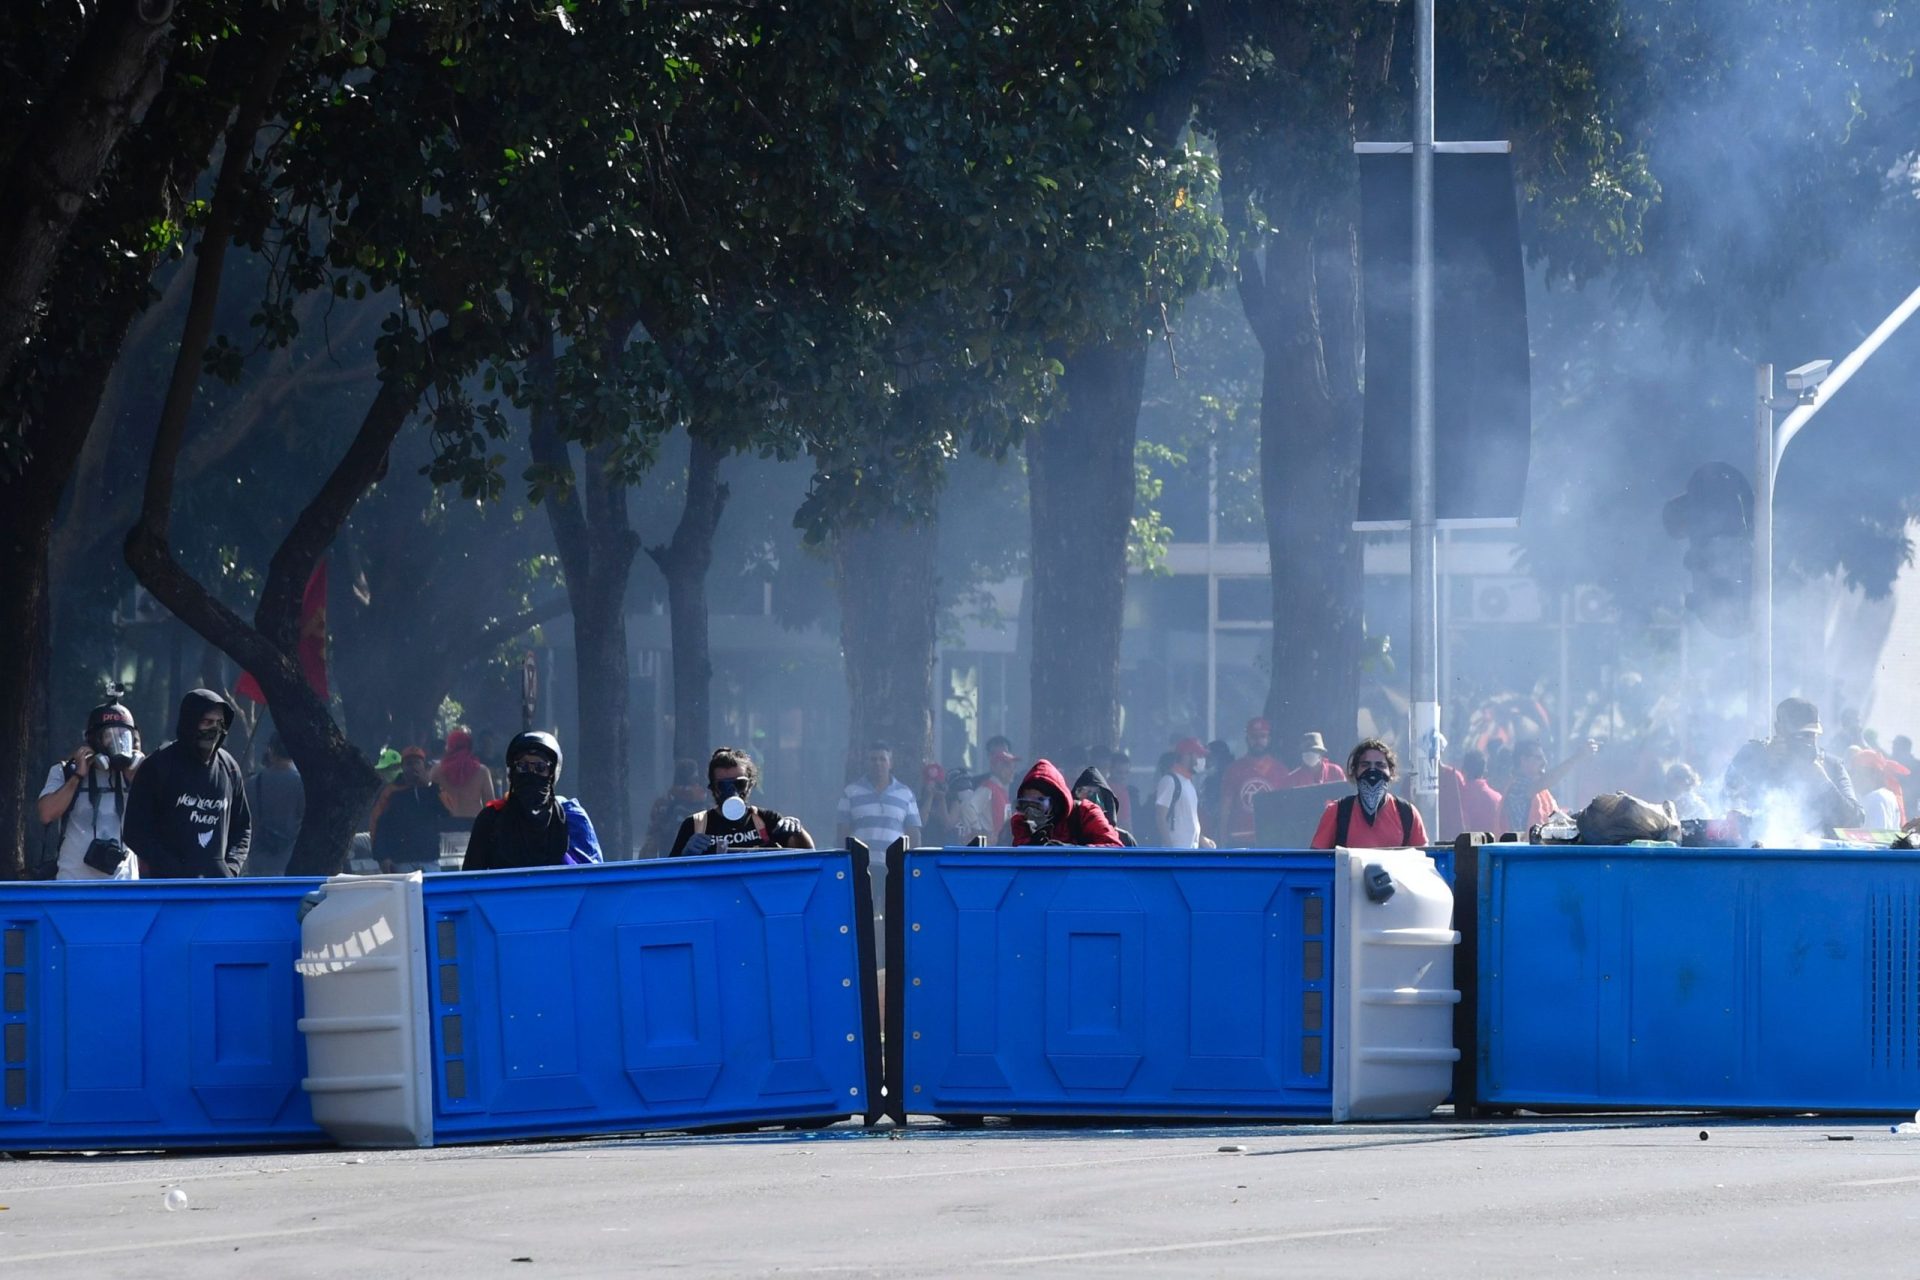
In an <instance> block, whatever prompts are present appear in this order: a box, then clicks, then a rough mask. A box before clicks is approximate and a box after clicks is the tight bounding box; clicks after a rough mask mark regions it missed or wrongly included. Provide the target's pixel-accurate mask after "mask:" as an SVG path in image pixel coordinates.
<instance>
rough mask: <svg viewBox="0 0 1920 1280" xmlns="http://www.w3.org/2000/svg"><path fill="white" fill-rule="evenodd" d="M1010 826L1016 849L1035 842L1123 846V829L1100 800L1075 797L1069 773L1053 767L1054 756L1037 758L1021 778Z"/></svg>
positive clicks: (1085, 845) (1012, 840)
mask: <svg viewBox="0 0 1920 1280" xmlns="http://www.w3.org/2000/svg"><path fill="white" fill-rule="evenodd" d="M1008 826H1009V828H1010V830H1011V842H1012V844H1013V847H1014V848H1016V849H1018V848H1021V847H1023V846H1025V845H1035V844H1058V845H1069V846H1072V847H1074V848H1077V849H1096V848H1119V847H1120V833H1119V832H1117V831H1115V830H1114V829H1113V824H1112V823H1111V822H1109V821H1107V815H1106V811H1105V810H1103V809H1102V808H1101V807H1100V804H1099V802H1098V801H1096V800H1076V799H1074V798H1073V796H1072V795H1071V794H1069V793H1068V791H1067V777H1066V775H1065V774H1063V773H1061V772H1060V771H1059V770H1058V769H1056V768H1054V767H1053V761H1051V760H1035V761H1034V762H1033V767H1032V768H1031V769H1029V770H1027V776H1026V777H1025V778H1022V779H1021V780H1020V790H1019V791H1018V792H1017V793H1016V794H1015V795H1014V799H1013V817H1012V818H1010V819H1008Z"/></svg>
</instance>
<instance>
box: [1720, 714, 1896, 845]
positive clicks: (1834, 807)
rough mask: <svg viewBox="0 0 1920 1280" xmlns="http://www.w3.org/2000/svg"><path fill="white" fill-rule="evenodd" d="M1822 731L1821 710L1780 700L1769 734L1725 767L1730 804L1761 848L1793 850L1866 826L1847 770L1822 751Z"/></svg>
mask: <svg viewBox="0 0 1920 1280" xmlns="http://www.w3.org/2000/svg"><path fill="white" fill-rule="evenodd" d="M1820 732H1821V731H1820V711H1819V708H1817V707H1815V706H1814V705H1813V703H1811V702H1809V701H1807V700H1806V699H1805V698H1786V699H1783V700H1782V701H1781V703H1780V705H1779V706H1778V707H1776V708H1774V713H1773V736H1772V737H1771V738H1768V739H1767V740H1766V741H1764V742H1762V741H1759V740H1758V739H1755V740H1753V741H1750V742H1748V743H1747V744H1746V745H1745V746H1743V747H1741V748H1740V750H1739V751H1738V752H1736V753H1735V754H1734V757H1733V762H1732V763H1731V764H1729V765H1728V766H1727V776H1726V792H1727V800H1728V803H1729V804H1730V805H1731V806H1732V808H1733V809H1734V810H1736V811H1737V812H1739V813H1743V814H1746V815H1747V817H1748V819H1749V821H1748V826H1747V834H1748V835H1749V836H1752V837H1753V838H1754V839H1755V840H1756V841H1757V842H1758V843H1759V844H1760V845H1762V846H1771V847H1775V848H1792V847H1794V846H1796V845H1800V844H1804V843H1806V842H1807V841H1808V840H1810V839H1814V838H1818V837H1820V836H1824V835H1828V834H1831V832H1832V830H1833V829H1834V828H1835V827H1857V826H1860V825H1862V824H1863V823H1865V822H1866V817H1867V815H1866V811H1865V810H1864V809H1863V808H1862V807H1861V805H1860V801H1859V800H1858V798H1856V797H1855V795H1854V792H1853V779H1852V778H1851V777H1849V776H1848V774H1847V767H1846V766H1845V765H1843V764H1841V763H1840V761H1839V760H1838V759H1836V758H1835V757H1833V756H1830V755H1828V754H1827V753H1826V752H1824V751H1822V750H1821V749H1820Z"/></svg>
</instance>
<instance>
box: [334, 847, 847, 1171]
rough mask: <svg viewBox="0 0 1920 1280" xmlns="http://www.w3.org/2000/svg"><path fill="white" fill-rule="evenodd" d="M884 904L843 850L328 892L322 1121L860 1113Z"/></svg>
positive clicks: (361, 1130)
mask: <svg viewBox="0 0 1920 1280" xmlns="http://www.w3.org/2000/svg"><path fill="white" fill-rule="evenodd" d="M336 886H338V888H336ZM868 893H869V890H868V887H867V878H866V867H865V862H864V859H861V860H856V859H855V858H854V857H853V856H852V855H850V854H848V853H846V852H844V851H823V852H794V853H779V854H758V855H729V856H720V857H703V858H683V859H673V860H671V861H667V860H656V861H647V862H630V863H615V864H609V865H605V866H595V867H564V868H550V869H541V870H531V871H496V872H482V873H472V874H461V875H445V876H430V877H426V878H425V879H424V883H423V882H422V878H421V877H419V876H418V875H414V876H382V877H369V878H366V879H364V880H358V881H336V882H329V885H328V887H327V891H326V895H325V898H324V900H323V901H322V902H321V903H320V905H319V906H317V907H316V908H315V909H314V910H313V912H312V913H311V914H310V915H309V916H308V917H307V920H306V925H305V932H304V935H303V939H304V947H305V955H304V957H303V968H304V970H305V974H304V980H305V982H306V984H307V992H308V1010H309V1012H308V1018H307V1023H306V1028H307V1035H308V1039H309V1042H310V1043H311V1044H312V1046H313V1048H312V1056H313V1060H314V1063H315V1070H314V1072H313V1073H312V1075H311V1077H310V1078H309V1080H308V1081H307V1088H308V1089H309V1091H310V1092H311V1093H312V1095H313V1098H314V1108H315V1114H316V1117H317V1118H318V1119H319V1121H320V1123H321V1124H322V1125H323V1126H325V1127H326V1129H327V1130H328V1132H329V1133H331V1134H333V1135H334V1136H335V1137H336V1138H338V1139H339V1140H340V1141H341V1142H342V1143H345V1144H347V1145H354V1146H394V1145H422V1146H424V1145H431V1144H436V1143H447V1142H485V1141H494V1140H499V1139H509V1138H541V1137H562V1136H569V1135H581V1134H610V1133H622V1132H640V1131H646V1130H659V1129H680V1128H703V1127H714V1126H733V1125H757V1124H773V1123H812V1122H823V1123H824V1122H831V1121H833V1120H837V1119H841V1118H844V1117H846V1116H848V1115H850V1114H855V1113H860V1114H865V1113H867V1112H868V1111H869V1110H870V1108H871V1107H872V1106H873V1102H872V1100H871V1099H870V1097H869V1089H868V1084H867V1080H868V1072H869V1063H868V1053H869V1051H870V1048H871V1050H872V1051H873V1052H875V1053H877V1049H878V1036H877V1034H876V1033H875V1030H874V1028H873V1027H872V1026H871V1025H870V1024H871V1022H872V1020H873V1017H874V1014H875V1006H874V1003H873V1000H872V995H871V993H872V964H871V959H870V953H869V959H868V962H867V963H865V964H863V963H862V955H861V950H862V946H863V942H864V941H865V939H866V938H867V932H866V925H865V921H866V919H867V917H869V916H870V915H871V907H870V905H869V903H870V899H869V897H868ZM409 898H411V899H412V900H414V901H418V902H419V904H420V906H419V908H418V909H417V910H415V909H413V908H412V907H410V906H409V905H408V900H409ZM380 921H385V922H386V925H385V929H384V930H383V929H382V928H380V927H379V922H380ZM408 929H411V930H412V931H413V932H412V934H411V935H408V934H407V933H406V932H405V930H408ZM383 934H390V935H391V936H390V937H386V936H383ZM323 1068H324V1069H323Z"/></svg>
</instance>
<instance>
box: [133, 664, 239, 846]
mask: <svg viewBox="0 0 1920 1280" xmlns="http://www.w3.org/2000/svg"><path fill="white" fill-rule="evenodd" d="M232 727H233V704H232V703H230V702H228V701H227V700H226V699H225V698H223V697H221V696H220V695H219V694H217V693H215V692H214V691H213V690H211V689H194V690H191V691H190V692H189V693H188V694H187V696H186V697H184V698H182V699H181V700H180V718H179V720H178V721H177V722H176V723H175V726H174V731H175V733H177V734H178V735H179V736H178V737H176V738H175V739H174V740H173V741H172V742H169V743H168V744H167V745H166V746H164V747H162V748H160V749H159V750H158V751H156V752H154V753H153V754H152V755H150V756H148V757H147V758H146V759H145V760H144V761H142V762H141V765H140V768H139V770H138V771H137V772H136V773H135V774H134V775H133V786H132V787H130V788H128V790H127V820H126V823H125V824H124V825H123V827H122V831H123V833H124V836H125V840H126V844H127V847H128V848H129V849H131V850H133V852H134V856H135V857H137V858H139V859H140V875H141V876H143V877H145V878H147V879H176V880H192V879H213V880H223V879H227V878H230V877H233V876H237V875H239V874H240V873H241V870H242V869H243V868H244V867H245V866H246V865H247V853H248V851H249V850H250V848H251V847H252V844H253V815H252V813H251V811H249V809H248V808H247V787H246V779H245V778H244V777H243V776H242V774H241V772H240V765H239V763H238V762H237V761H236V760H234V758H233V757H232V756H231V755H229V754H228V753H227V751H226V749H225V748H224V747H222V746H221V744H222V743H223V742H225V741H226V740H227V732H228V730H230V729H231V728H232Z"/></svg>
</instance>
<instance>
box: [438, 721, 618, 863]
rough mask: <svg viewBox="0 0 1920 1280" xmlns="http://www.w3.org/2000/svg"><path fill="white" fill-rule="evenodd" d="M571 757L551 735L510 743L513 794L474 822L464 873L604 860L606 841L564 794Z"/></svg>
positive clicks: (509, 775) (509, 774)
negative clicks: (563, 779)
mask: <svg viewBox="0 0 1920 1280" xmlns="http://www.w3.org/2000/svg"><path fill="white" fill-rule="evenodd" d="M565 762H566V761H565V757H564V756H563V755H562V754H561V751H560V743H559V740H558V739H556V738H555V737H554V736H553V735H552V734H550V733H538V732H532V731H529V732H527V733H518V734H515V735H514V736H513V740H512V741H510V742H508V743H507V794H505V795H504V796H501V797H500V798H499V799H497V800H491V801H488V802H487V805H486V807H485V808H483V809H481V810H480V812H479V813H478V814H477V815H475V817H474V819H473V834H472V835H471V836H469V837H468V838H467V857H466V860H465V862H463V863H462V864H461V868H460V869H461V870H463V871H505V870H509V869H512V868H518V867H578V866H585V865H588V864H590V863H595V862H599V861H600V837H599V836H597V835H595V834H594V830H593V820H592V819H591V818H589V817H587V811H586V810H585V809H583V808H581V807H580V802H579V801H578V800H570V799H568V798H567V797H566V796H563V795H560V794H558V793H557V792H556V791H555V790H554V788H555V787H556V786H558V785H559V782H560V767H561V765H562V764H564V763H565Z"/></svg>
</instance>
